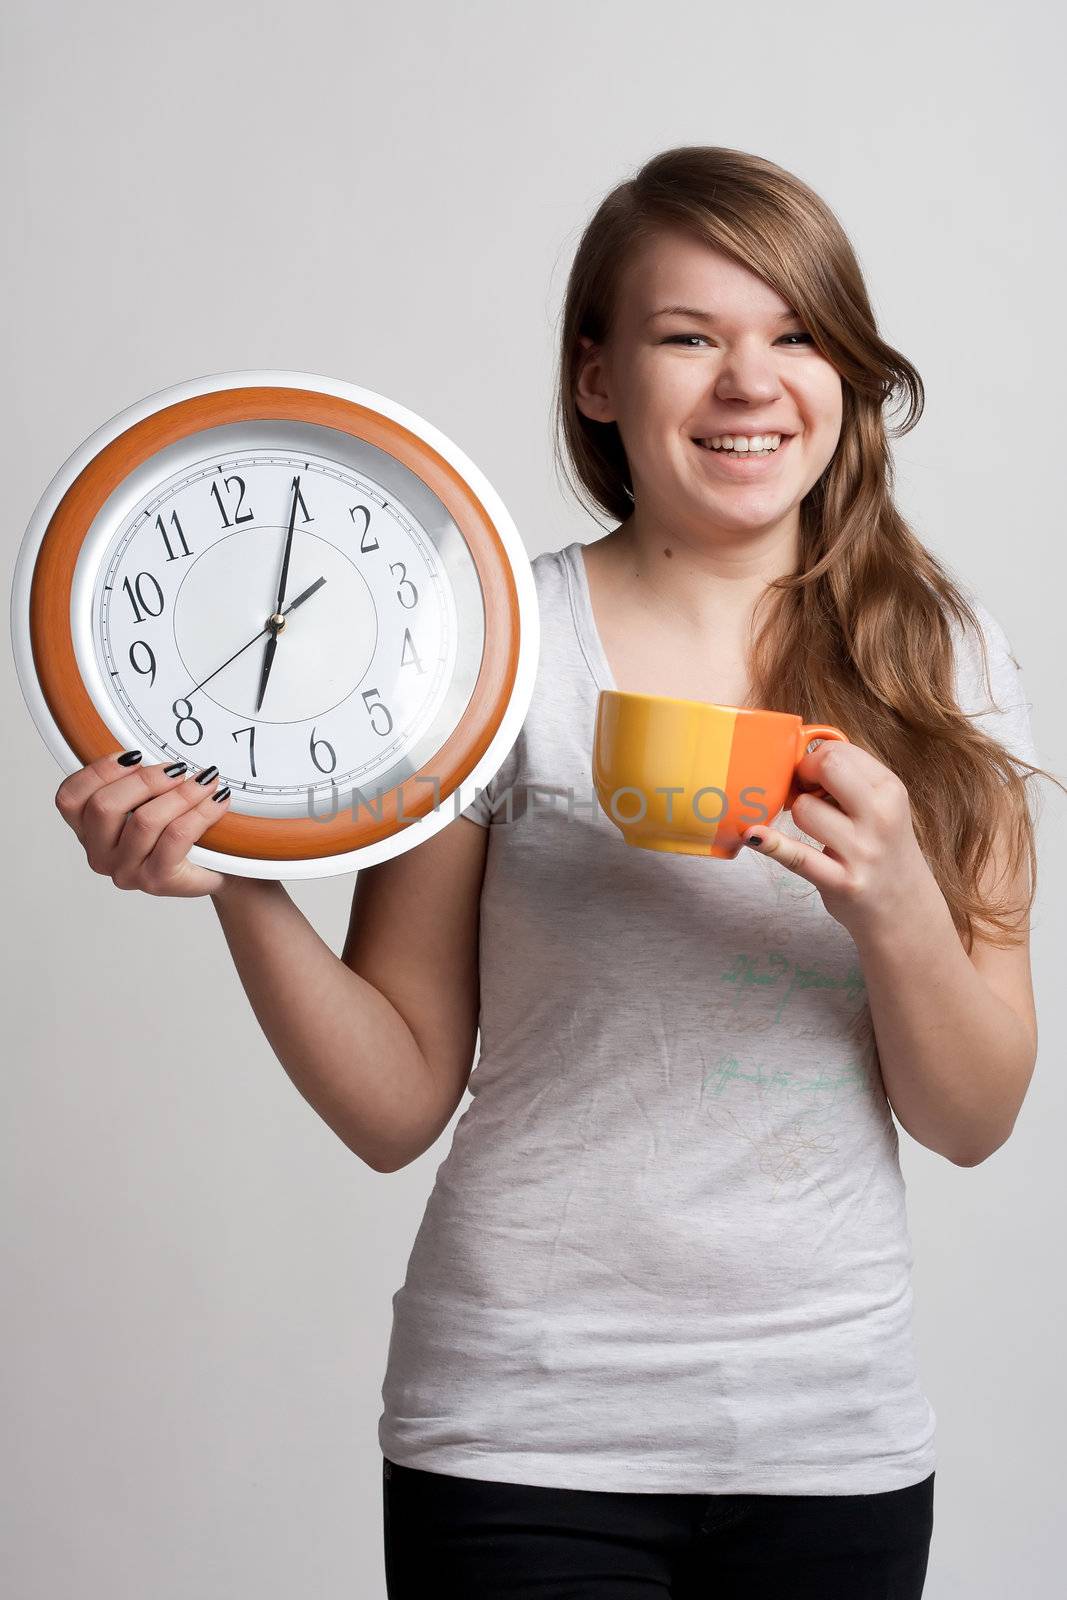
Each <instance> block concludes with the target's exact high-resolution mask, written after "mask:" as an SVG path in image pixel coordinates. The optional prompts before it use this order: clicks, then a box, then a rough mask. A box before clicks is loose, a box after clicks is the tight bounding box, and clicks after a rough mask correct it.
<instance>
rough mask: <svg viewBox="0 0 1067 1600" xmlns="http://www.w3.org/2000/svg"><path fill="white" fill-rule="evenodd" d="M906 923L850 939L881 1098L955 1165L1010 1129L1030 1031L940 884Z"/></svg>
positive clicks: (1026, 1074)
mask: <svg viewBox="0 0 1067 1600" xmlns="http://www.w3.org/2000/svg"><path fill="white" fill-rule="evenodd" d="M934 889H935V891H936V892H935V893H930V894H927V895H926V896H925V897H924V898H923V899H922V901H921V903H919V904H917V905H916V906H915V907H914V908H913V912H912V915H911V916H910V917H909V918H908V920H907V922H906V923H905V924H904V925H901V924H900V923H898V924H897V925H896V926H895V927H894V928H882V929H880V930H878V931H877V932H871V933H868V934H865V935H864V936H862V937H861V938H859V939H857V948H858V950H859V955H860V963H861V966H862V968H863V975H864V979H865V981H866V985H867V995H868V1001H869V1004H870V1009H871V1020H872V1022H873V1024H874V1033H875V1039H876V1041H877V1044H878V1057H879V1061H880V1063H881V1068H882V1079H883V1082H884V1084H885V1090H886V1094H887V1096H888V1098H889V1103H890V1105H891V1106H892V1107H893V1110H894V1112H895V1113H896V1115H897V1117H898V1119H899V1121H900V1122H901V1123H902V1124H903V1126H904V1127H905V1128H906V1129H907V1131H908V1132H909V1133H910V1134H911V1136H912V1138H914V1139H917V1140H918V1142H919V1143H920V1144H923V1145H925V1146H926V1147H927V1149H929V1150H935V1151H937V1152H938V1154H940V1155H943V1156H946V1157H947V1158H948V1159H949V1160H950V1161H953V1162H956V1163H957V1164H958V1165H961V1166H971V1165H975V1164H976V1163H977V1162H979V1161H983V1160H984V1159H985V1158H986V1156H988V1155H991V1154H992V1153H993V1151H994V1150H996V1149H998V1148H999V1146H1000V1145H1002V1144H1003V1143H1004V1141H1005V1140H1006V1139H1007V1137H1008V1135H1009V1134H1010V1133H1011V1130H1012V1127H1013V1126H1014V1123H1015V1118H1016V1117H1017V1115H1018V1112H1019V1107H1020V1105H1021V1104H1022V1101H1023V1097H1024V1095H1025V1093H1026V1087H1027V1084H1028V1083H1029V1081H1030V1076H1031V1073H1032V1071H1033V1065H1034V1057H1033V1050H1032V1047H1031V1042H1030V1036H1029V1031H1028V1030H1027V1028H1026V1026H1025V1025H1024V1023H1023V1021H1022V1019H1021V1018H1020V1017H1019V1016H1017V1015H1016V1013H1015V1012H1014V1011H1013V1010H1012V1008H1011V1007H1010V1006H1009V1005H1008V1004H1007V1002H1006V1001H1004V1000H1002V999H1001V998H1000V996H999V995H997V994H994V992H993V991H992V989H990V988H989V986H988V984H987V983H986V982H985V980H984V979H983V977H982V976H981V974H980V973H979V972H978V971H977V969H976V968H975V967H974V966H973V964H972V962H971V960H970V958H969V957H968V955H967V952H966V951H965V950H964V948H963V945H962V944H961V943H960V939H959V935H958V933H957V932H956V928H955V925H954V923H953V921H952V918H951V915H950V914H949V910H948V906H947V905H946V903H945V900H944V897H943V896H942V895H941V893H940V890H937V889H936V885H934Z"/></svg>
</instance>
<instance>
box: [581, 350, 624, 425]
mask: <svg viewBox="0 0 1067 1600" xmlns="http://www.w3.org/2000/svg"><path fill="white" fill-rule="evenodd" d="M578 343H579V345H580V347H581V354H580V356H579V358H578V367H577V373H576V376H575V380H574V403H575V405H576V406H577V407H578V410H579V411H580V412H581V413H582V415H583V417H588V418H589V420H590V421H591V422H614V421H615V410H614V407H613V406H612V404H611V399H610V395H609V392H608V375H607V371H606V365H607V363H606V361H605V357H604V347H603V345H598V344H594V343H593V340H592V339H590V338H589V337H588V335H587V334H584V333H580V334H579V335H578Z"/></svg>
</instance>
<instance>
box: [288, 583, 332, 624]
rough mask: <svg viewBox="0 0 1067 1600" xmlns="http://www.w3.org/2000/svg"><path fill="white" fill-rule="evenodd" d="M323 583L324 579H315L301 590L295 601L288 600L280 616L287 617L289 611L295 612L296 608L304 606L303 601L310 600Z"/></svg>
mask: <svg viewBox="0 0 1067 1600" xmlns="http://www.w3.org/2000/svg"><path fill="white" fill-rule="evenodd" d="M325 582H326V579H325V578H316V579H315V582H314V583H309V584H308V586H307V588H306V589H304V590H302V591H301V593H300V594H298V595H297V597H296V599H295V600H290V602H289V604H288V605H287V606H286V608H285V610H284V611H283V612H282V616H283V617H287V616H288V615H289V613H290V611H295V610H296V608H297V606H302V605H303V604H304V601H305V600H309V599H310V598H311V596H312V595H313V594H314V593H315V590H316V589H321V588H322V586H323V584H324V583H325Z"/></svg>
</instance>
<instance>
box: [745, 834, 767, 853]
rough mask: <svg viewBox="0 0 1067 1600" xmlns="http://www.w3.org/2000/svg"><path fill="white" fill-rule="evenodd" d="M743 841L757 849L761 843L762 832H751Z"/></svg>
mask: <svg viewBox="0 0 1067 1600" xmlns="http://www.w3.org/2000/svg"><path fill="white" fill-rule="evenodd" d="M745 843H746V844H751V845H754V846H755V848H756V849H757V850H758V849H759V847H760V845H761V844H762V843H763V835H762V833H752V834H750V835H749V837H748V838H747V839H746V840H745Z"/></svg>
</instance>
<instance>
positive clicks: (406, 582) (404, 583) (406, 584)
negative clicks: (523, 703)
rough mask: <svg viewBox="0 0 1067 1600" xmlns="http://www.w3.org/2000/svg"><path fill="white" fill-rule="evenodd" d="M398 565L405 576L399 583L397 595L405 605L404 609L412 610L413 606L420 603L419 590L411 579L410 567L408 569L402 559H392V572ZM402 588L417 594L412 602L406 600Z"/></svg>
mask: <svg viewBox="0 0 1067 1600" xmlns="http://www.w3.org/2000/svg"><path fill="white" fill-rule="evenodd" d="M397 567H399V568H400V570H401V572H402V573H403V574H404V576H403V577H402V578H401V580H400V582H399V583H398V584H397V587H396V597H397V599H398V600H399V601H400V604H401V605H402V606H403V607H404V610H405V611H410V610H412V608H413V607H414V606H416V605H417V604H418V601H419V591H418V590H417V589H416V587H415V585H414V584H413V583H412V581H411V579H410V578H409V577H408V569H407V567H405V565H404V563H403V562H402V561H390V563H389V571H390V572H395V571H396V569H397ZM401 589H410V590H411V593H412V594H413V595H414V596H415V598H414V600H412V601H410V602H408V601H407V600H405V599H404V597H403V595H402V594H401V593H400V591H401Z"/></svg>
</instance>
